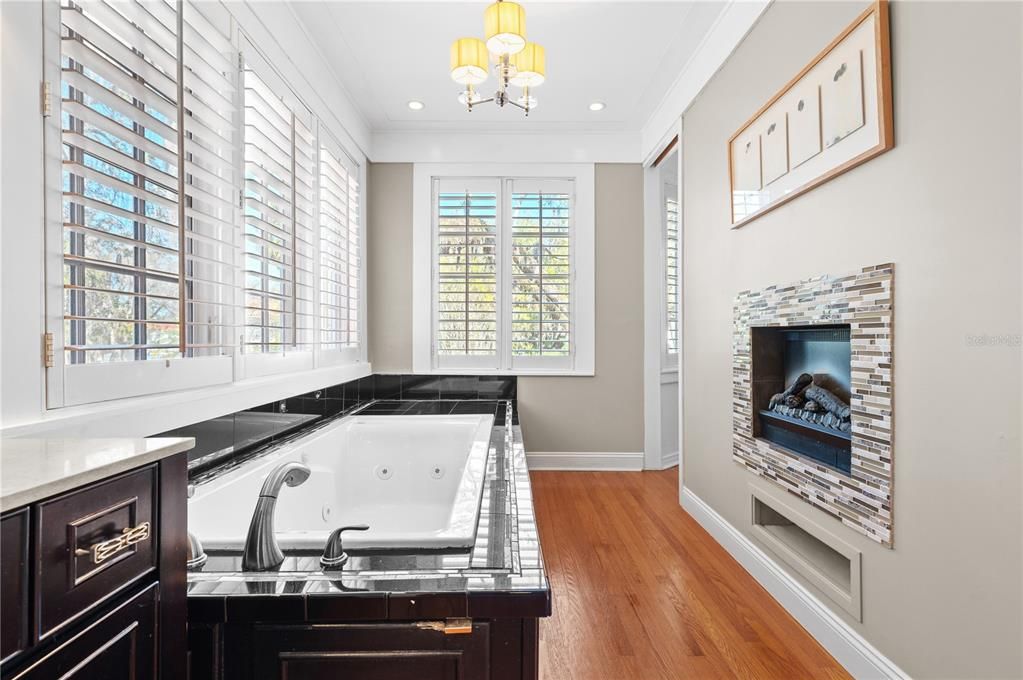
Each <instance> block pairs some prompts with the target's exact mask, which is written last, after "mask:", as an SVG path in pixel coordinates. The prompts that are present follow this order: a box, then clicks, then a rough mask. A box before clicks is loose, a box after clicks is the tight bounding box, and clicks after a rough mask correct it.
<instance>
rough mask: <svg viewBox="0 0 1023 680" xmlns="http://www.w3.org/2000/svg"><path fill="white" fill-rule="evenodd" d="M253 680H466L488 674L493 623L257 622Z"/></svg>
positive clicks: (254, 640) (484, 676) (254, 636)
mask: <svg viewBox="0 0 1023 680" xmlns="http://www.w3.org/2000/svg"><path fill="white" fill-rule="evenodd" d="M252 638H253V643H254V644H253V669H254V673H253V676H252V677H253V678H254V680H286V679H288V678H304V679H307V680H321V679H322V680H327V679H328V678H330V679H333V678H339V677H351V678H360V679H362V680H406V679H407V680H463V679H466V680H467V679H471V678H481V679H482V678H489V677H490V625H489V623H487V622H482V623H475V624H473V626H472V633H468V634H458V635H446V634H445V633H444V632H443V631H441V630H436V629H434V628H431V627H429V626H428V625H427V624H418V623H378V624H345V623H341V624H326V625H316V626H257V627H256V628H255V631H254V633H253V636H252Z"/></svg>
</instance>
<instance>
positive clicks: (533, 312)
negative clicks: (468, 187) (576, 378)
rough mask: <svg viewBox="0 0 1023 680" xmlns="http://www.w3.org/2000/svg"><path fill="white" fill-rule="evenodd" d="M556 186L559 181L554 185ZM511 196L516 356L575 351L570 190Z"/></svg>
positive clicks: (515, 191)
mask: <svg viewBox="0 0 1023 680" xmlns="http://www.w3.org/2000/svg"><path fill="white" fill-rule="evenodd" d="M550 184H552V185H553V184H555V183H553V182H552V183H550ZM513 185H515V188H514V189H513V191H512V196H511V218H512V229H511V241H512V245H511V249H512V253H511V285H512V290H511V298H512V312H511V314H512V319H511V347H512V355H513V356H517V357H549V356H556V357H567V356H569V354H570V352H571V331H572V329H571V292H572V281H571V275H570V272H571V266H570V265H571V261H570V243H571V217H572V215H571V212H572V195H571V193H570V192H571V188H570V187H568V186H566V187H563V188H562V187H557V186H556V185H555V186H551V188H549V189H547V188H546V187H544V186H541V187H540V188H538V189H537V190H528V189H527V190H525V191H519V190H518V189H519V182H518V181H513Z"/></svg>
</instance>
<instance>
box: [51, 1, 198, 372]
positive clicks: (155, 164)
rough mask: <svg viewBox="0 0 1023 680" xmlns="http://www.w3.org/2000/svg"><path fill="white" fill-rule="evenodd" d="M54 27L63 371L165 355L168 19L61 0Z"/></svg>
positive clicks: (174, 170) (168, 334)
mask: <svg viewBox="0 0 1023 680" xmlns="http://www.w3.org/2000/svg"><path fill="white" fill-rule="evenodd" d="M150 11H152V12H153V13H152V14H150ZM61 21H62V24H63V27H62V32H61V33H62V35H61V44H62V50H61V52H62V54H61V69H62V81H61V133H62V134H61V142H62V146H63V149H62V159H63V165H64V168H63V177H62V186H63V226H64V229H63V231H64V234H63V244H64V251H63V252H64V257H63V265H64V286H63V287H64V338H65V342H64V351H65V356H66V362H67V363H68V364H71V365H75V364H91V363H105V362H113V361H125V360H145V359H165V358H170V357H177V356H179V355H180V354H181V353H183V352H185V350H186V336H185V333H184V324H185V322H184V319H183V317H182V315H181V312H182V309H181V295H182V279H183V268H182V257H181V252H180V241H181V233H180V229H179V219H178V211H179V185H178V164H179V163H180V159H179V153H178V151H179V149H178V127H179V125H180V121H179V119H178V106H177V95H178V88H177V68H176V60H175V58H174V57H173V55H174V54H175V52H176V43H177V36H176V27H177V18H176V13H175V12H174V10H173V8H172V7H170V6H168V5H164V4H154V5H153V6H152V7H149V8H148V9H144V8H143V7H142V6H141V5H124V6H121V5H119V6H118V8H117V9H115V8H114V7H113V6H109V5H104V4H100V3H95V4H90V5H89V6H88V11H85V10H84V9H82V8H79V7H77V6H74V5H72V4H70V3H67V4H65V5H63V6H62V7H61ZM140 26H146V29H142V28H140Z"/></svg>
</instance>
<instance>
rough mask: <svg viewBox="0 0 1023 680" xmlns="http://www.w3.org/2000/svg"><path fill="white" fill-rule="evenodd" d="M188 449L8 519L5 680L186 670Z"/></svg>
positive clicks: (105, 679) (145, 678) (109, 679)
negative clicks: (185, 451)
mask: <svg viewBox="0 0 1023 680" xmlns="http://www.w3.org/2000/svg"><path fill="white" fill-rule="evenodd" d="M186 455H187V454H186V453H178V454H175V455H172V456H170V457H168V458H165V459H163V460H161V461H160V462H159V463H154V464H150V465H147V466H145V467H142V468H139V469H136V470H132V471H131V472H127V473H124V474H120V475H117V476H114V477H112V478H109V479H104V480H102V481H99V482H96V483H93V484H90V485H88V486H84V487H81V488H77V489H73V490H71V491H68V492H66V493H62V494H60V495H58V496H54V497H52V498H46V499H42V500H39V501H37V502H35V503H33V504H32V505H30V506H28V507H24V508H19V509H17V510H15V511H13V512H10V513H8V514H6V515H4V516H3V518H2V519H0V529H2V541H3V543H2V546H0V551H2V553H3V559H2V560H0V563H2V570H0V571H2V579H0V586H2V588H0V590H2V598H3V599H2V607H3V621H2V622H0V623H2V625H0V638H2V640H0V642H2V662H0V678H2V680H13V679H14V678H18V679H19V680H20V679H22V678H25V679H32V680H35V679H37V678H38V679H40V680H43V679H49V678H69V679H72V678H74V679H77V678H81V679H82V680H86V679H87V680H93V679H97V680H100V679H101V680H121V679H122V678H123V679H133V678H137V679H138V680H153V679H155V678H168V679H171V680H178V679H179V678H184V677H185V673H186V666H185V661H186V650H187V643H186V638H185V625H186V617H187V613H186V599H185V598H186V596H185V588H186V583H185V580H186V577H185V559H186V555H185V553H186V550H187V527H186V522H187V517H186V513H187V510H186V484H187V470H186V458H185V457H186Z"/></svg>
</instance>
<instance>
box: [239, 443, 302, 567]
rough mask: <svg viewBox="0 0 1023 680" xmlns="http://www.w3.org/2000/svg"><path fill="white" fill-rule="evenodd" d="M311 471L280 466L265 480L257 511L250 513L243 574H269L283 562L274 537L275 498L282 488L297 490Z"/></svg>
mask: <svg viewBox="0 0 1023 680" xmlns="http://www.w3.org/2000/svg"><path fill="white" fill-rule="evenodd" d="M309 474H310V470H309V467H308V466H307V465H303V464H302V463H299V462H297V461H289V462H287V463H281V464H280V465H278V466H277V467H275V468H274V469H273V470H271V471H270V474H268V475H267V476H266V481H264V482H263V488H262V489H261V490H260V492H259V498H258V499H257V500H256V509H255V510H254V511H253V512H252V521H251V522H250V523H249V534H248V536H247V537H246V538H245V551H244V552H243V553H242V570H244V571H272V570H274V569H277V568H278V567H279V566H281V563H282V562H284V553H282V552H281V548H280V546H279V545H277V537H276V535H275V534H274V509H275V508H276V507H277V494H279V493H280V491H281V488H282V487H283V486H284V485H285V484H287V485H288V486H298V485H299V484H302V483H303V482H305V480H307V479H309Z"/></svg>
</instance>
